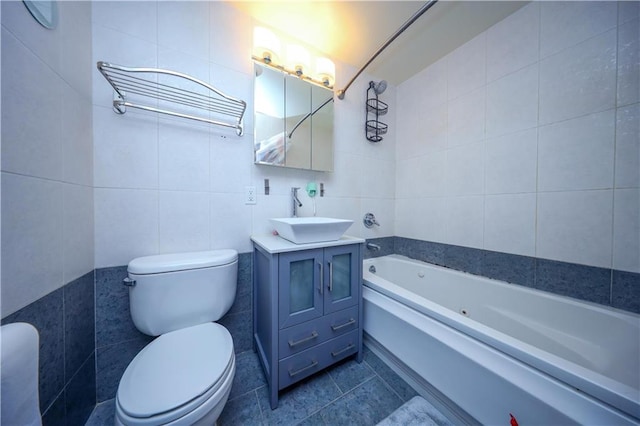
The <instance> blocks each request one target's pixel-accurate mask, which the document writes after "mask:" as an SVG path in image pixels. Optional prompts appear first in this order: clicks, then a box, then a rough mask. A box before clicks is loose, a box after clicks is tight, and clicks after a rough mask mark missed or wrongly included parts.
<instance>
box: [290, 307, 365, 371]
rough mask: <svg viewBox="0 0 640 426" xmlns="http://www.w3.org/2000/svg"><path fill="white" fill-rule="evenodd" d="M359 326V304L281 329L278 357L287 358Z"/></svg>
mask: <svg viewBox="0 0 640 426" xmlns="http://www.w3.org/2000/svg"><path fill="white" fill-rule="evenodd" d="M357 328H358V306H353V307H351V308H347V309H343V310H341V311H338V312H335V313H333V314H330V315H327V316H324V317H322V318H317V319H314V320H311V321H307V322H304V323H302V324H298V325H294V326H293V327H289V328H285V329H283V330H280V333H279V339H280V341H279V342H278V351H279V352H278V359H283V358H286V357H288V356H290V355H293V354H296V353H298V352H300V351H303V350H305V349H308V348H310V347H312V346H315V345H317V344H319V343H322V342H326V341H327V340H329V339H333V338H334V337H338V336H341V335H343V334H345V333H348V332H349V331H352V330H356V329H357Z"/></svg>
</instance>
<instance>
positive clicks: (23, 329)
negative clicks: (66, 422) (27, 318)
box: [0, 322, 42, 426]
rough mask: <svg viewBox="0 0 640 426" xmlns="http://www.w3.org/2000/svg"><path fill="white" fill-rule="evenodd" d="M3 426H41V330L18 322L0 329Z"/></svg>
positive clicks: (1, 421) (1, 418) (0, 418)
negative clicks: (39, 362) (39, 374)
mask: <svg viewBox="0 0 640 426" xmlns="http://www.w3.org/2000/svg"><path fill="white" fill-rule="evenodd" d="M0 344H1V346H0V380H1V388H0V389H1V398H2V401H1V404H2V416H1V417H0V423H1V424H3V425H25V426H42V420H41V418H40V400H39V397H38V351H39V346H40V345H39V337H38V330H36V328H35V327H34V326H32V325H31V324H27V323H24V322H17V323H13V324H7V325H3V326H2V327H0Z"/></svg>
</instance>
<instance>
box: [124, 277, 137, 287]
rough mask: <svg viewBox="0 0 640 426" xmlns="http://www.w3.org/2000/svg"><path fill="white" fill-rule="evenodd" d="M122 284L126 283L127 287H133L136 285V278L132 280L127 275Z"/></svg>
mask: <svg viewBox="0 0 640 426" xmlns="http://www.w3.org/2000/svg"><path fill="white" fill-rule="evenodd" d="M122 284H124V285H126V286H127V287H133V286H135V285H136V280H132V279H131V278H129V277H127V278H125V279H123V280H122Z"/></svg>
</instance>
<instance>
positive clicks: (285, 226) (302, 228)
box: [269, 217, 353, 244]
mask: <svg viewBox="0 0 640 426" xmlns="http://www.w3.org/2000/svg"><path fill="white" fill-rule="evenodd" d="M269 220H270V221H271V225H272V226H273V227H274V228H275V230H276V231H277V232H278V235H280V236H281V237H282V238H284V239H285V240H289V241H291V242H292V243H295V244H309V243H320V242H323V241H336V240H339V239H340V237H341V236H342V234H344V233H345V231H346V230H347V229H348V228H349V227H350V226H351V224H352V223H353V221H352V220H347V219H333V218H330V217H285V218H277V219H269Z"/></svg>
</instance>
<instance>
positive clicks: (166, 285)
mask: <svg viewBox="0 0 640 426" xmlns="http://www.w3.org/2000/svg"><path fill="white" fill-rule="evenodd" d="M127 270H128V273H129V274H128V275H129V280H133V281H135V283H133V282H131V281H130V282H129V284H133V285H130V287H129V307H130V310H131V318H132V319H133V323H134V324H135V326H136V328H138V330H140V331H141V332H143V333H145V334H148V335H150V336H159V335H160V334H164V333H168V332H169V331H173V330H178V329H180V328H185V327H190V326H192V325H197V324H203V323H205V322H211V321H217V320H219V319H220V318H222V316H223V315H224V314H226V313H227V311H228V310H229V308H231V305H232V304H233V301H234V300H235V297H236V286H237V278H238V252H237V251H235V250H231V249H225V250H211V251H200V252H190V253H177V254H161V255H155V256H146V257H139V258H136V259H134V260H132V261H131V262H129V266H128V268H127Z"/></svg>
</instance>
